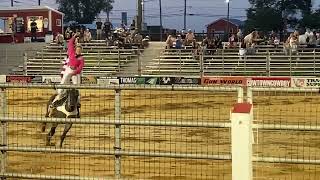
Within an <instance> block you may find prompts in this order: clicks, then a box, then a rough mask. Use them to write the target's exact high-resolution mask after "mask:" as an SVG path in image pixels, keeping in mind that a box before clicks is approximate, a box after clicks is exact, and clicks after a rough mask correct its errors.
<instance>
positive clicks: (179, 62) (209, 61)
mask: <svg viewBox="0 0 320 180" xmlns="http://www.w3.org/2000/svg"><path fill="white" fill-rule="evenodd" d="M197 54H198V55H195V51H193V50H190V49H182V50H175V49H170V50H167V49H166V50H164V51H163V52H162V53H161V55H160V56H159V57H158V58H155V59H153V60H152V62H151V63H150V64H149V65H147V66H146V67H145V69H144V70H143V73H144V74H152V75H213V76H217V75H226V76H229V75H232V76H318V72H319V70H320V66H319V64H320V58H319V57H320V48H306V47H303V46H301V47H299V49H298V53H297V54H295V53H289V54H285V53H284V52H283V47H278V48H275V47H273V46H259V47H258V48H256V53H255V54H254V55H246V56H243V57H241V56H239V49H220V50H212V51H210V50H207V51H201V52H200V53H197Z"/></svg>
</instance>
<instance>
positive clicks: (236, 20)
mask: <svg viewBox="0 0 320 180" xmlns="http://www.w3.org/2000/svg"><path fill="white" fill-rule="evenodd" d="M221 20H223V21H226V22H228V19H227V18H220V19H218V20H216V21H213V22H212V23H210V24H208V25H207V26H210V25H211V24H214V23H216V22H218V21H221ZM229 22H230V23H232V24H234V25H236V26H243V25H244V21H241V20H239V19H229Z"/></svg>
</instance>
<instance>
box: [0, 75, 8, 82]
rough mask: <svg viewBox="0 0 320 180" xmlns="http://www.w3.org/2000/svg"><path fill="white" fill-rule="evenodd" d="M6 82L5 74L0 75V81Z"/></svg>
mask: <svg viewBox="0 0 320 180" xmlns="http://www.w3.org/2000/svg"><path fill="white" fill-rule="evenodd" d="M6 82H7V76H6V75H0V83H6Z"/></svg>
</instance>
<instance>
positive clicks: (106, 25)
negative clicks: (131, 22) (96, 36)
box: [103, 19, 125, 38]
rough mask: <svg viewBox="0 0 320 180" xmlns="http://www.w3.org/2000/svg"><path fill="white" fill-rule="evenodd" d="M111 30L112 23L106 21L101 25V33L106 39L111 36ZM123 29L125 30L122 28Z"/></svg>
mask: <svg viewBox="0 0 320 180" xmlns="http://www.w3.org/2000/svg"><path fill="white" fill-rule="evenodd" d="M112 29H113V25H112V23H111V22H110V21H109V20H108V19H107V20H106V22H105V23H104V25H103V31H104V33H105V35H106V38H107V37H109V36H110V35H111V30H112ZM124 29H125V28H124Z"/></svg>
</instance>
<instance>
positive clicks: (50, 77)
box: [42, 75, 61, 84]
mask: <svg viewBox="0 0 320 180" xmlns="http://www.w3.org/2000/svg"><path fill="white" fill-rule="evenodd" d="M42 82H43V83H47V84H48V83H60V82H61V76H57V75H48V76H42Z"/></svg>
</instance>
